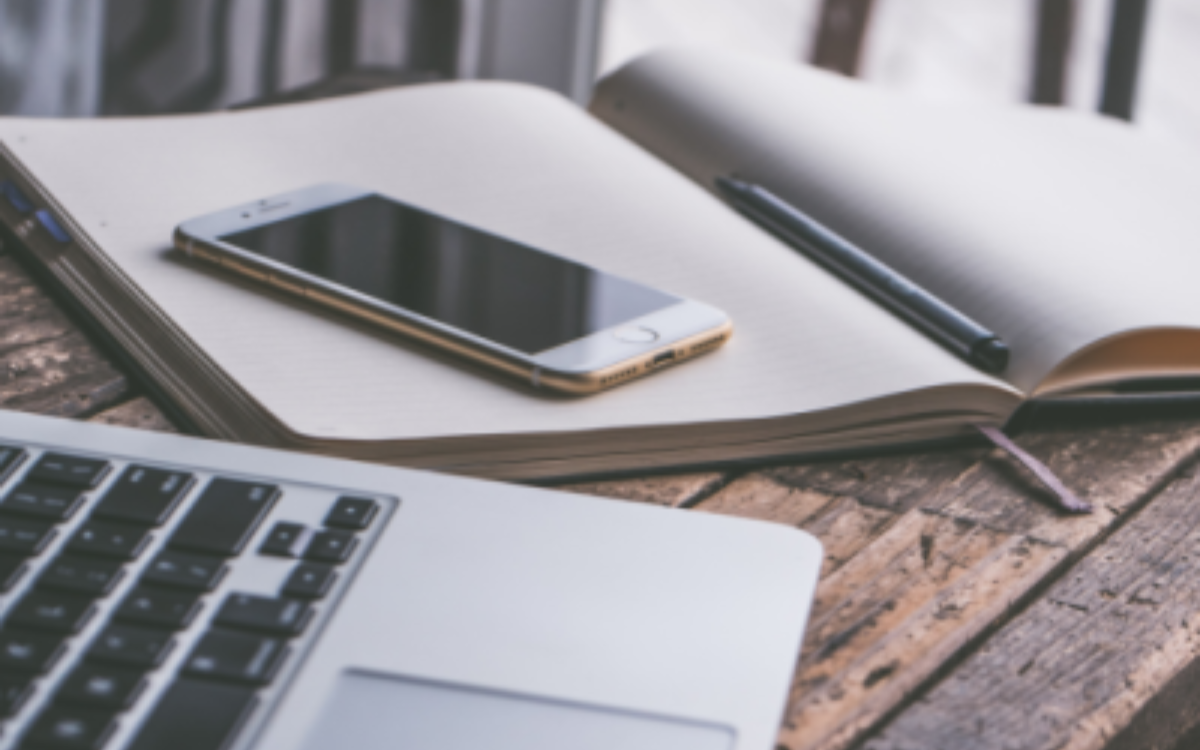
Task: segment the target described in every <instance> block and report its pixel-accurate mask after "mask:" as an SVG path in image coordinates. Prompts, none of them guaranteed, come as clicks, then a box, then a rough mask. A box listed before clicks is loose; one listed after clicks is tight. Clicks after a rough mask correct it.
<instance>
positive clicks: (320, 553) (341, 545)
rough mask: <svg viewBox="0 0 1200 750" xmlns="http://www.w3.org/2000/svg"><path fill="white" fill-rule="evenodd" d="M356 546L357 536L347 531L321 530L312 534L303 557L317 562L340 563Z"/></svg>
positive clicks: (347, 557) (344, 560)
mask: <svg viewBox="0 0 1200 750" xmlns="http://www.w3.org/2000/svg"><path fill="white" fill-rule="evenodd" d="M357 546H358V538H357V537H355V536H354V534H351V533H350V532H349V531H322V532H321V533H320V534H317V535H315V536H313V538H312V541H311V542H309V543H308V549H306V550H304V557H305V558H306V559H308V560H316V561H318V562H329V563H342V562H346V560H348V559H350V554H351V553H352V552H354V548H355V547H357Z"/></svg>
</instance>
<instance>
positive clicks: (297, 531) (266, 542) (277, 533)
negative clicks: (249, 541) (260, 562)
mask: <svg viewBox="0 0 1200 750" xmlns="http://www.w3.org/2000/svg"><path fill="white" fill-rule="evenodd" d="M306 532H307V529H306V528H305V527H304V524H299V523H289V522H287V521H280V522H279V523H277V524H275V525H274V526H273V527H271V531H270V533H269V534H267V537H266V539H263V543H262V544H261V545H259V547H258V553H259V554H260V555H272V556H274V557H299V556H300V551H301V545H303V544H304V542H306V541H307V539H308V534H307V533H306Z"/></svg>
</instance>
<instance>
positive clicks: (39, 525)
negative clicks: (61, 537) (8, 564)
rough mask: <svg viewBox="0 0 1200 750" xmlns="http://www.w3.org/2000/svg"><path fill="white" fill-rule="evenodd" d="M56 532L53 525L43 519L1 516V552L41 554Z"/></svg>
mask: <svg viewBox="0 0 1200 750" xmlns="http://www.w3.org/2000/svg"><path fill="white" fill-rule="evenodd" d="M55 533H56V532H55V531H54V527H53V526H51V525H50V524H48V523H43V522H42V521H26V520H24V519H19V518H0V553H5V552H16V553H18V554H22V555H37V554H41V552H42V550H44V549H45V548H46V545H47V544H49V543H50V540H51V539H53V538H54V536H55Z"/></svg>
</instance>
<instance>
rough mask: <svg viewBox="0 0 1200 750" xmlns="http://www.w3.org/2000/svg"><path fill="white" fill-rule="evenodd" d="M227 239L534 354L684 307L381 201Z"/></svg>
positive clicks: (354, 204) (638, 287) (674, 300)
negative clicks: (641, 317) (655, 314)
mask: <svg viewBox="0 0 1200 750" xmlns="http://www.w3.org/2000/svg"><path fill="white" fill-rule="evenodd" d="M219 239H220V240H221V241H222V242H226V243H229V244H230V245H234V246H236V247H239V248H241V249H243V250H247V251H249V252H252V253H256V254H258V255H262V256H265V257H267V258H270V259H272V260H275V261H278V262H280V263H284V264H287V265H290V266H293V267H295V268H298V269H300V270H302V271H305V272H307V273H310V274H312V275H314V276H319V277H321V278H323V279H327V280H329V281H332V282H334V283H337V284H341V285H342V286H346V287H349V288H351V289H354V290H356V291H358V292H361V293H363V294H366V295H369V296H372V297H376V298H378V299H380V300H383V301H385V302H388V303H391V304H392V305H395V306H397V307H401V308H404V309H406V310H409V311H411V312H414V313H416V314H418V315H422V316H425V317H427V318H432V319H433V320H437V321H440V322H442V323H445V324H447V325H450V326H453V327H455V328H459V329H461V330H464V331H467V332H470V333H473V334H475V335H476V336H479V337H481V338H485V339H489V340H491V341H494V342H496V343H498V344H502V345H503V346H507V347H509V348H512V349H516V350H518V351H521V352H525V353H526V354H535V353H537V352H541V351H545V350H547V349H551V348H553V347H556V346H559V345H561V344H565V343H567V342H570V341H574V340H575V339H578V338H582V337H584V336H587V335H588V334H591V333H595V332H597V331H602V330H604V329H606V328H612V327H613V326H619V325H621V324H622V323H625V322H628V321H630V320H633V319H634V318H638V317H640V316H642V315H645V314H647V313H652V312H654V311H656V310H661V309H663V308H665V307H669V306H671V305H674V304H676V303H678V302H679V301H680V299H679V298H678V297H673V296H671V295H669V294H666V293H664V292H660V291H658V290H656V289H651V288H650V287H647V286H643V285H641V284H637V283H634V282H632V281H628V280H626V279H622V278H620V277H617V276H612V275H609V274H606V273H602V272H600V271H597V270H595V269H592V268H588V267H587V266H583V265H580V264H578V263H574V262H572V261H569V260H566V259H564V258H560V257H557V256H554V255H550V254H549V253H545V252H542V251H540V250H536V249H534V248H532V247H529V246H528V245H522V244H520V243H517V242H513V241H511V240H506V239H503V238H500V237H496V236H495V235H491V234H487V233H486V232H482V231H480V230H478V229H473V228H471V227H467V226H464V225H462V224H459V223H457V222H454V221H451V220H449V219H446V218H443V217H441V216H437V215H436V214H431V213H428V212H426V211H422V210H420V209H417V208H413V207H412V206H407V205H404V204H402V203H397V202H395V201H392V200H388V199H386V198H383V197H381V196H377V195H372V196H368V197H365V198H359V199H357V200H353V201H349V202H347V203H342V204H338V205H334V206H328V207H326V208H322V209H319V210H317V211H313V212H311V213H306V214H301V215H299V216H293V217H290V218H287V219H284V220H282V221H279V222H277V223H274V224H268V225H265V226H260V227H256V228H254V229H249V230H246V231H244V232H237V233H234V234H229V235H225V236H223V237H220V238H219Z"/></svg>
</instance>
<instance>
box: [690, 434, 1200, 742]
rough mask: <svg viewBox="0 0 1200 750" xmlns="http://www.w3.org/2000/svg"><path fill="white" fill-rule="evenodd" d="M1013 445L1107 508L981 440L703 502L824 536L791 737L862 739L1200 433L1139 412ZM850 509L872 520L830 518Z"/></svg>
mask: <svg viewBox="0 0 1200 750" xmlns="http://www.w3.org/2000/svg"><path fill="white" fill-rule="evenodd" d="M1019 442H1020V443H1021V444H1022V446H1023V447H1025V448H1026V449H1028V450H1030V451H1031V452H1033V453H1034V454H1035V455H1037V456H1038V457H1040V458H1042V459H1043V460H1046V461H1047V463H1048V464H1049V465H1050V466H1051V468H1052V469H1054V470H1055V471H1056V472H1058V474H1059V475H1060V477H1062V479H1063V480H1064V481H1065V482H1066V483H1067V484H1068V485H1069V486H1071V487H1072V488H1073V489H1075V490H1076V491H1077V492H1078V493H1079V494H1080V495H1081V496H1082V497H1084V498H1085V499H1088V500H1090V501H1091V502H1093V503H1095V504H1096V505H1097V506H1098V508H1099V510H1098V511H1097V512H1096V513H1095V514H1092V515H1090V516H1084V517H1079V516H1065V515H1062V514H1060V513H1059V512H1058V511H1056V510H1055V509H1054V508H1053V506H1052V505H1051V504H1050V502H1049V500H1048V498H1047V497H1046V496H1045V493H1044V491H1043V490H1042V489H1041V488H1040V487H1039V486H1037V485H1036V484H1033V483H1032V479H1031V478H1030V477H1028V476H1026V475H1025V474H1024V473H1023V472H1024V469H1022V468H1021V467H1020V466H1019V465H1017V464H1016V463H1015V462H1012V461H1010V460H1008V459H1007V458H1006V457H1004V456H1003V455H1002V454H1000V453H999V452H984V451H983V450H982V449H980V450H960V451H948V452H943V453H932V454H913V455H908V456H903V455H901V456H885V457H878V458H868V459H860V460H857V461H837V462H824V463H814V464H809V465H801V466H795V467H787V468H778V469H773V470H770V471H765V472H760V473H757V474H753V475H750V476H747V477H743V478H741V479H739V480H737V481H735V482H732V483H731V484H729V486H727V487H725V488H724V489H723V490H721V491H720V492H718V493H716V494H715V495H714V496H712V497H711V498H709V499H708V500H706V501H704V502H702V503H701V504H700V505H699V506H698V507H699V509H700V510H708V511H715V512H724V513H734V514H737V515H749V516H752V517H757V518H762V519H765V520H772V521H776V522H783V523H791V524H794V525H797V526H800V527H802V528H805V529H808V530H810V531H813V532H814V533H816V534H817V536H818V537H819V538H821V539H822V541H824V542H827V543H829V546H830V552H831V554H830V555H829V557H830V560H829V561H827V564H826V567H825V570H824V571H823V578H822V581H821V583H820V585H819V587H818V591H817V599H816V602H815V605H814V610H813V615H812V621H811V623H810V625H809V630H808V633H807V636H806V640H805V646H804V650H803V653H802V655H801V658H800V662H799V664H798V666H797V671H796V678H795V682H794V686H793V691H792V695H791V697H790V699H789V707H788V711H787V717H786V720H785V724H784V727H783V730H782V731H781V734H780V744H781V746H782V747H784V748H788V750H801V749H802V748H805V749H807V748H845V747H849V746H852V745H855V744H858V743H859V742H861V741H862V740H863V738H864V737H865V736H867V735H868V734H869V733H870V732H871V731H872V730H873V729H874V728H875V727H876V726H877V725H879V724H880V723H881V722H883V721H884V720H885V719H887V718H888V717H889V716H891V715H892V714H893V713H895V712H896V711H898V710H900V709H902V708H904V707H905V706H906V705H907V703H908V702H910V701H911V700H912V699H913V697H914V696H915V695H918V694H919V693H920V691H921V690H922V689H923V688H925V687H926V686H927V685H929V684H931V683H932V682H933V681H934V680H935V679H936V677H937V675H938V673H939V671H941V670H942V669H944V667H945V665H946V664H947V662H950V661H953V660H954V659H956V658H959V657H960V656H961V655H963V654H966V653H968V652H969V651H970V650H971V649H972V648H973V647H974V646H975V645H976V643H977V641H978V640H979V639H980V638H981V637H982V636H984V635H985V634H986V633H987V632H988V631H989V630H990V629H992V628H995V627H996V626H997V625H998V624H999V623H1001V622H1003V621H1004V619H1005V618H1006V617H1008V616H1009V615H1010V614H1011V613H1012V611H1013V608H1014V606H1016V605H1018V604H1020V603H1021V602H1022V601H1023V600H1024V598H1025V597H1027V596H1028V595H1029V594H1030V593H1031V592H1032V591H1034V590H1035V589H1036V587H1038V586H1039V585H1042V584H1044V582H1045V581H1047V579H1049V578H1051V577H1052V576H1053V575H1054V574H1055V573H1060V572H1061V571H1062V570H1064V569H1065V567H1066V566H1067V565H1068V564H1069V563H1070V562H1071V560H1072V559H1073V558H1074V557H1077V556H1078V555H1079V554H1081V553H1082V551H1083V550H1084V549H1085V548H1086V546H1087V545H1088V544H1089V543H1090V542H1093V541H1095V540H1096V539H1097V538H1098V537H1099V536H1100V535H1101V534H1102V533H1104V532H1105V531H1106V530H1107V529H1109V528H1110V527H1111V526H1112V525H1113V524H1114V523H1115V522H1116V520H1117V519H1119V518H1120V517H1121V515H1122V514H1123V513H1125V512H1127V511H1128V510H1129V509H1130V508H1133V507H1137V506H1138V505H1139V503H1142V502H1144V501H1145V500H1146V498H1148V497H1149V496H1151V495H1152V494H1153V493H1154V492H1155V491H1157V490H1158V489H1159V488H1160V486H1161V485H1163V484H1164V483H1165V482H1166V481H1168V479H1169V477H1170V476H1171V475H1172V473H1173V472H1174V471H1176V470H1177V469H1178V467H1179V466H1180V465H1182V464H1183V463H1184V462H1186V461H1187V460H1189V459H1190V458H1191V457H1192V456H1193V455H1194V454H1195V453H1196V452H1197V451H1200V432H1198V431H1197V430H1195V429H1193V428H1192V427H1191V425H1190V424H1188V423H1186V422H1163V423H1138V424H1125V425H1110V426H1096V427H1093V428H1089V429H1086V430H1081V429H1071V428H1062V429H1043V430H1039V431H1036V432H1033V433H1031V434H1029V435H1026V436H1024V437H1022V438H1021V439H1020V441H1019ZM846 513H851V514H854V515H857V516H859V517H860V518H863V519H865V520H857V521H855V522H854V523H850V524H848V523H847V522H843V524H842V525H841V526H840V527H839V525H838V524H837V523H836V522H831V521H830V520H828V519H831V517H833V516H837V515H841V514H846ZM839 528H840V529H847V528H854V529H855V531H852V532H850V533H848V534H842V533H838V532H837V531H836V529H839ZM847 537H850V538H852V541H850V542H847ZM897 747H899V746H897ZM1030 747H1036V746H1035V745H1030ZM1047 747H1049V746H1047Z"/></svg>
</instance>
